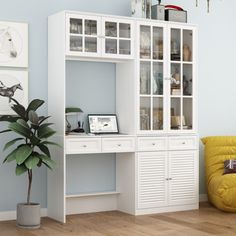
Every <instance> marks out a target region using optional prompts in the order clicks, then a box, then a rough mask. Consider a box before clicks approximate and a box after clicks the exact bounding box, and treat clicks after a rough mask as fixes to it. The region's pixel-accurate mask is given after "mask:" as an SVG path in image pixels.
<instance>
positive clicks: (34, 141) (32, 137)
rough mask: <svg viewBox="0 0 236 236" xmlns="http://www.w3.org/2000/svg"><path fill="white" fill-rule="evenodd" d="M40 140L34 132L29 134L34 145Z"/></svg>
mask: <svg viewBox="0 0 236 236" xmlns="http://www.w3.org/2000/svg"><path fill="white" fill-rule="evenodd" d="M40 141H41V140H40V139H39V138H37V137H36V136H35V135H34V134H32V135H31V137H30V142H31V143H32V144H33V145H34V146H36V145H37V144H39V143H40Z"/></svg>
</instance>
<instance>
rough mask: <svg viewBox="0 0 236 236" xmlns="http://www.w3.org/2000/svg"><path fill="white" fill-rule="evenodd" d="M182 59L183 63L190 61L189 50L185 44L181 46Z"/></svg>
mask: <svg viewBox="0 0 236 236" xmlns="http://www.w3.org/2000/svg"><path fill="white" fill-rule="evenodd" d="M183 59H184V61H191V50H190V48H189V46H188V45H187V44H184V46H183Z"/></svg>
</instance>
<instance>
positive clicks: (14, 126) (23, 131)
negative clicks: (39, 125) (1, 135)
mask: <svg viewBox="0 0 236 236" xmlns="http://www.w3.org/2000/svg"><path fill="white" fill-rule="evenodd" d="M8 128H9V129H10V130H12V131H14V132H16V133H17V134H20V135H22V136H24V137H26V138H30V137H31V135H32V132H31V130H30V129H28V128H26V127H24V126H22V125H21V124H19V123H17V122H14V123H10V124H9V126H8Z"/></svg>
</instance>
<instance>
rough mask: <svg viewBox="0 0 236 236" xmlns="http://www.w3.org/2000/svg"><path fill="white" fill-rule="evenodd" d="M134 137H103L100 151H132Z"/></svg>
mask: <svg viewBox="0 0 236 236" xmlns="http://www.w3.org/2000/svg"><path fill="white" fill-rule="evenodd" d="M134 151H135V138H134V137H129V138H103V139H102V152H134Z"/></svg>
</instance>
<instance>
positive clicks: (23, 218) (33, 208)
mask: <svg viewBox="0 0 236 236" xmlns="http://www.w3.org/2000/svg"><path fill="white" fill-rule="evenodd" d="M16 222H17V226H18V227H20V228H24V229H38V228H40V222H41V213H40V204H38V203H31V204H30V205H27V204H26V203H19V204H17V220H16Z"/></svg>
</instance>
